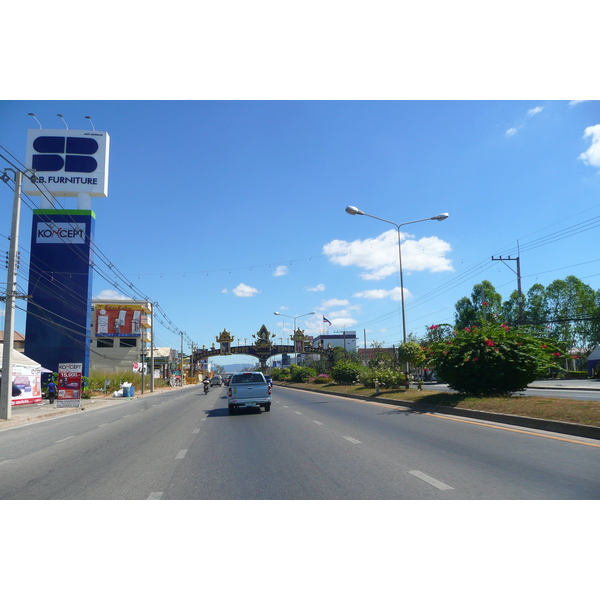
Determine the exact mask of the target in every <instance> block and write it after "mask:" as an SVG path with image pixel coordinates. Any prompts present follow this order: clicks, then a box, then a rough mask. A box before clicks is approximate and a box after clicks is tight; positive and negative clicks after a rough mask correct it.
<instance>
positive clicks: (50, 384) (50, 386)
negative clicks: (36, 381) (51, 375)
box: [46, 379, 56, 404]
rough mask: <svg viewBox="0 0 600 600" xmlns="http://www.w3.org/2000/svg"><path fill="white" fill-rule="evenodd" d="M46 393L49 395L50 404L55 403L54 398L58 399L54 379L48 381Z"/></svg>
mask: <svg viewBox="0 0 600 600" xmlns="http://www.w3.org/2000/svg"><path fill="white" fill-rule="evenodd" d="M46 395H47V396H48V400H49V401H50V404H54V400H55V399H56V384H55V383H54V381H52V379H51V380H50V381H49V382H48V388H47V389H46Z"/></svg>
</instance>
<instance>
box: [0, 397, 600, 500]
mask: <svg viewBox="0 0 600 600" xmlns="http://www.w3.org/2000/svg"><path fill="white" fill-rule="evenodd" d="M225 389H226V388H212V389H211V391H210V393H209V394H208V395H205V394H204V393H203V392H202V390H201V388H199V387H198V386H189V387H185V388H183V389H174V390H172V391H169V392H164V393H162V394H159V395H153V396H146V397H143V396H141V397H137V398H134V399H132V400H130V401H127V402H126V403H122V404H119V405H116V406H110V407H107V408H101V409H97V410H93V411H84V412H78V413H74V414H71V415H68V416H65V417H61V418H55V419H50V420H46V421H41V422H37V423H33V424H31V425H27V426H23V427H17V428H13V429H8V430H4V431H0V498H2V499H139V500H141V499H157V500H158V499H162V500H168V499H214V500H224V499H244V500H246V499H248V500H250V499H252V500H262V499H297V500H303V499H324V500H338V499H375V500H377V499H413V500H422V499H599V498H600V442H597V441H594V440H589V439H584V438H575V437H572V436H564V435H559V434H548V433H546V432H542V431H534V430H528V429H524V428H517V427H510V426H505V425H496V424H490V423H486V422H483V421H474V420H468V419H463V418H455V417H448V416H442V415H433V414H418V413H411V412H410V411H409V410H406V409H402V408H398V407H393V406H388V405H381V404H372V403H367V402H363V401H356V400H349V399H343V398H338V397H332V396H325V395H321V394H315V393H308V392H303V391H299V390H294V389H289V388H287V389H286V388H278V387H275V388H274V391H273V408H272V410H271V412H270V413H265V412H264V411H259V410H258V409H246V410H241V411H240V412H239V413H238V414H235V415H232V416H230V415H229V414H228V411H227V403H226V399H225V397H224V394H225Z"/></svg>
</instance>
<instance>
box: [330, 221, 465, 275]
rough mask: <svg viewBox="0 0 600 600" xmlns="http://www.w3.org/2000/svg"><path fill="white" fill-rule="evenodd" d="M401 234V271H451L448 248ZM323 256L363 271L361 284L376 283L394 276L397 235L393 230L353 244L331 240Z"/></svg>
mask: <svg viewBox="0 0 600 600" xmlns="http://www.w3.org/2000/svg"><path fill="white" fill-rule="evenodd" d="M409 237H411V236H408V234H406V233H404V232H403V233H402V239H403V240H404V241H403V242H402V268H403V270H405V271H431V272H438V271H453V270H454V269H453V268H452V265H451V264H450V260H449V259H447V258H446V257H445V254H446V253H448V252H450V250H451V247H450V244H448V243H447V242H444V241H443V240H441V239H439V238H438V237H435V236H432V237H425V238H421V239H420V240H414V239H408V238H409ZM323 253H324V254H328V255H329V260H330V261H331V262H333V263H336V264H338V265H341V266H343V267H347V266H356V267H361V268H363V269H365V271H363V272H362V273H361V274H360V277H361V278H362V279H365V280H379V279H384V278H385V277H388V276H389V275H393V274H395V273H398V232H397V231H394V230H393V229H391V230H389V231H386V232H385V233H382V234H381V235H379V236H378V237H376V238H368V239H366V240H355V241H353V242H346V241H344V240H333V241H331V242H329V243H328V244H325V246H323Z"/></svg>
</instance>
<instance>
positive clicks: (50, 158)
mask: <svg viewBox="0 0 600 600" xmlns="http://www.w3.org/2000/svg"><path fill="white" fill-rule="evenodd" d="M109 146H110V138H109V136H108V134H107V133H106V132H105V131H75V130H71V129H30V130H29V131H28V132H27V152H26V158H25V162H26V164H27V167H28V168H29V169H32V170H33V171H35V172H36V176H37V177H38V178H39V180H38V182H37V185H36V184H34V183H32V182H31V181H30V180H29V179H28V178H27V177H26V178H24V182H23V191H24V192H26V193H27V194H33V195H38V196H39V195H44V194H45V192H49V193H50V194H52V196H75V197H77V196H78V195H79V194H89V195H90V196H92V197H94V196H100V197H103V198H106V196H108V153H109Z"/></svg>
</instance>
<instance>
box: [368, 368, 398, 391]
mask: <svg viewBox="0 0 600 600" xmlns="http://www.w3.org/2000/svg"><path fill="white" fill-rule="evenodd" d="M375 381H377V382H378V383H379V385H380V386H381V387H386V388H389V389H393V388H396V389H400V388H402V387H404V373H403V372H402V369H401V368H400V367H398V368H393V367H390V368H387V369H386V368H381V369H366V370H364V371H363V372H362V373H361V374H360V383H361V384H362V385H364V386H365V387H368V388H374V387H375Z"/></svg>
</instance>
